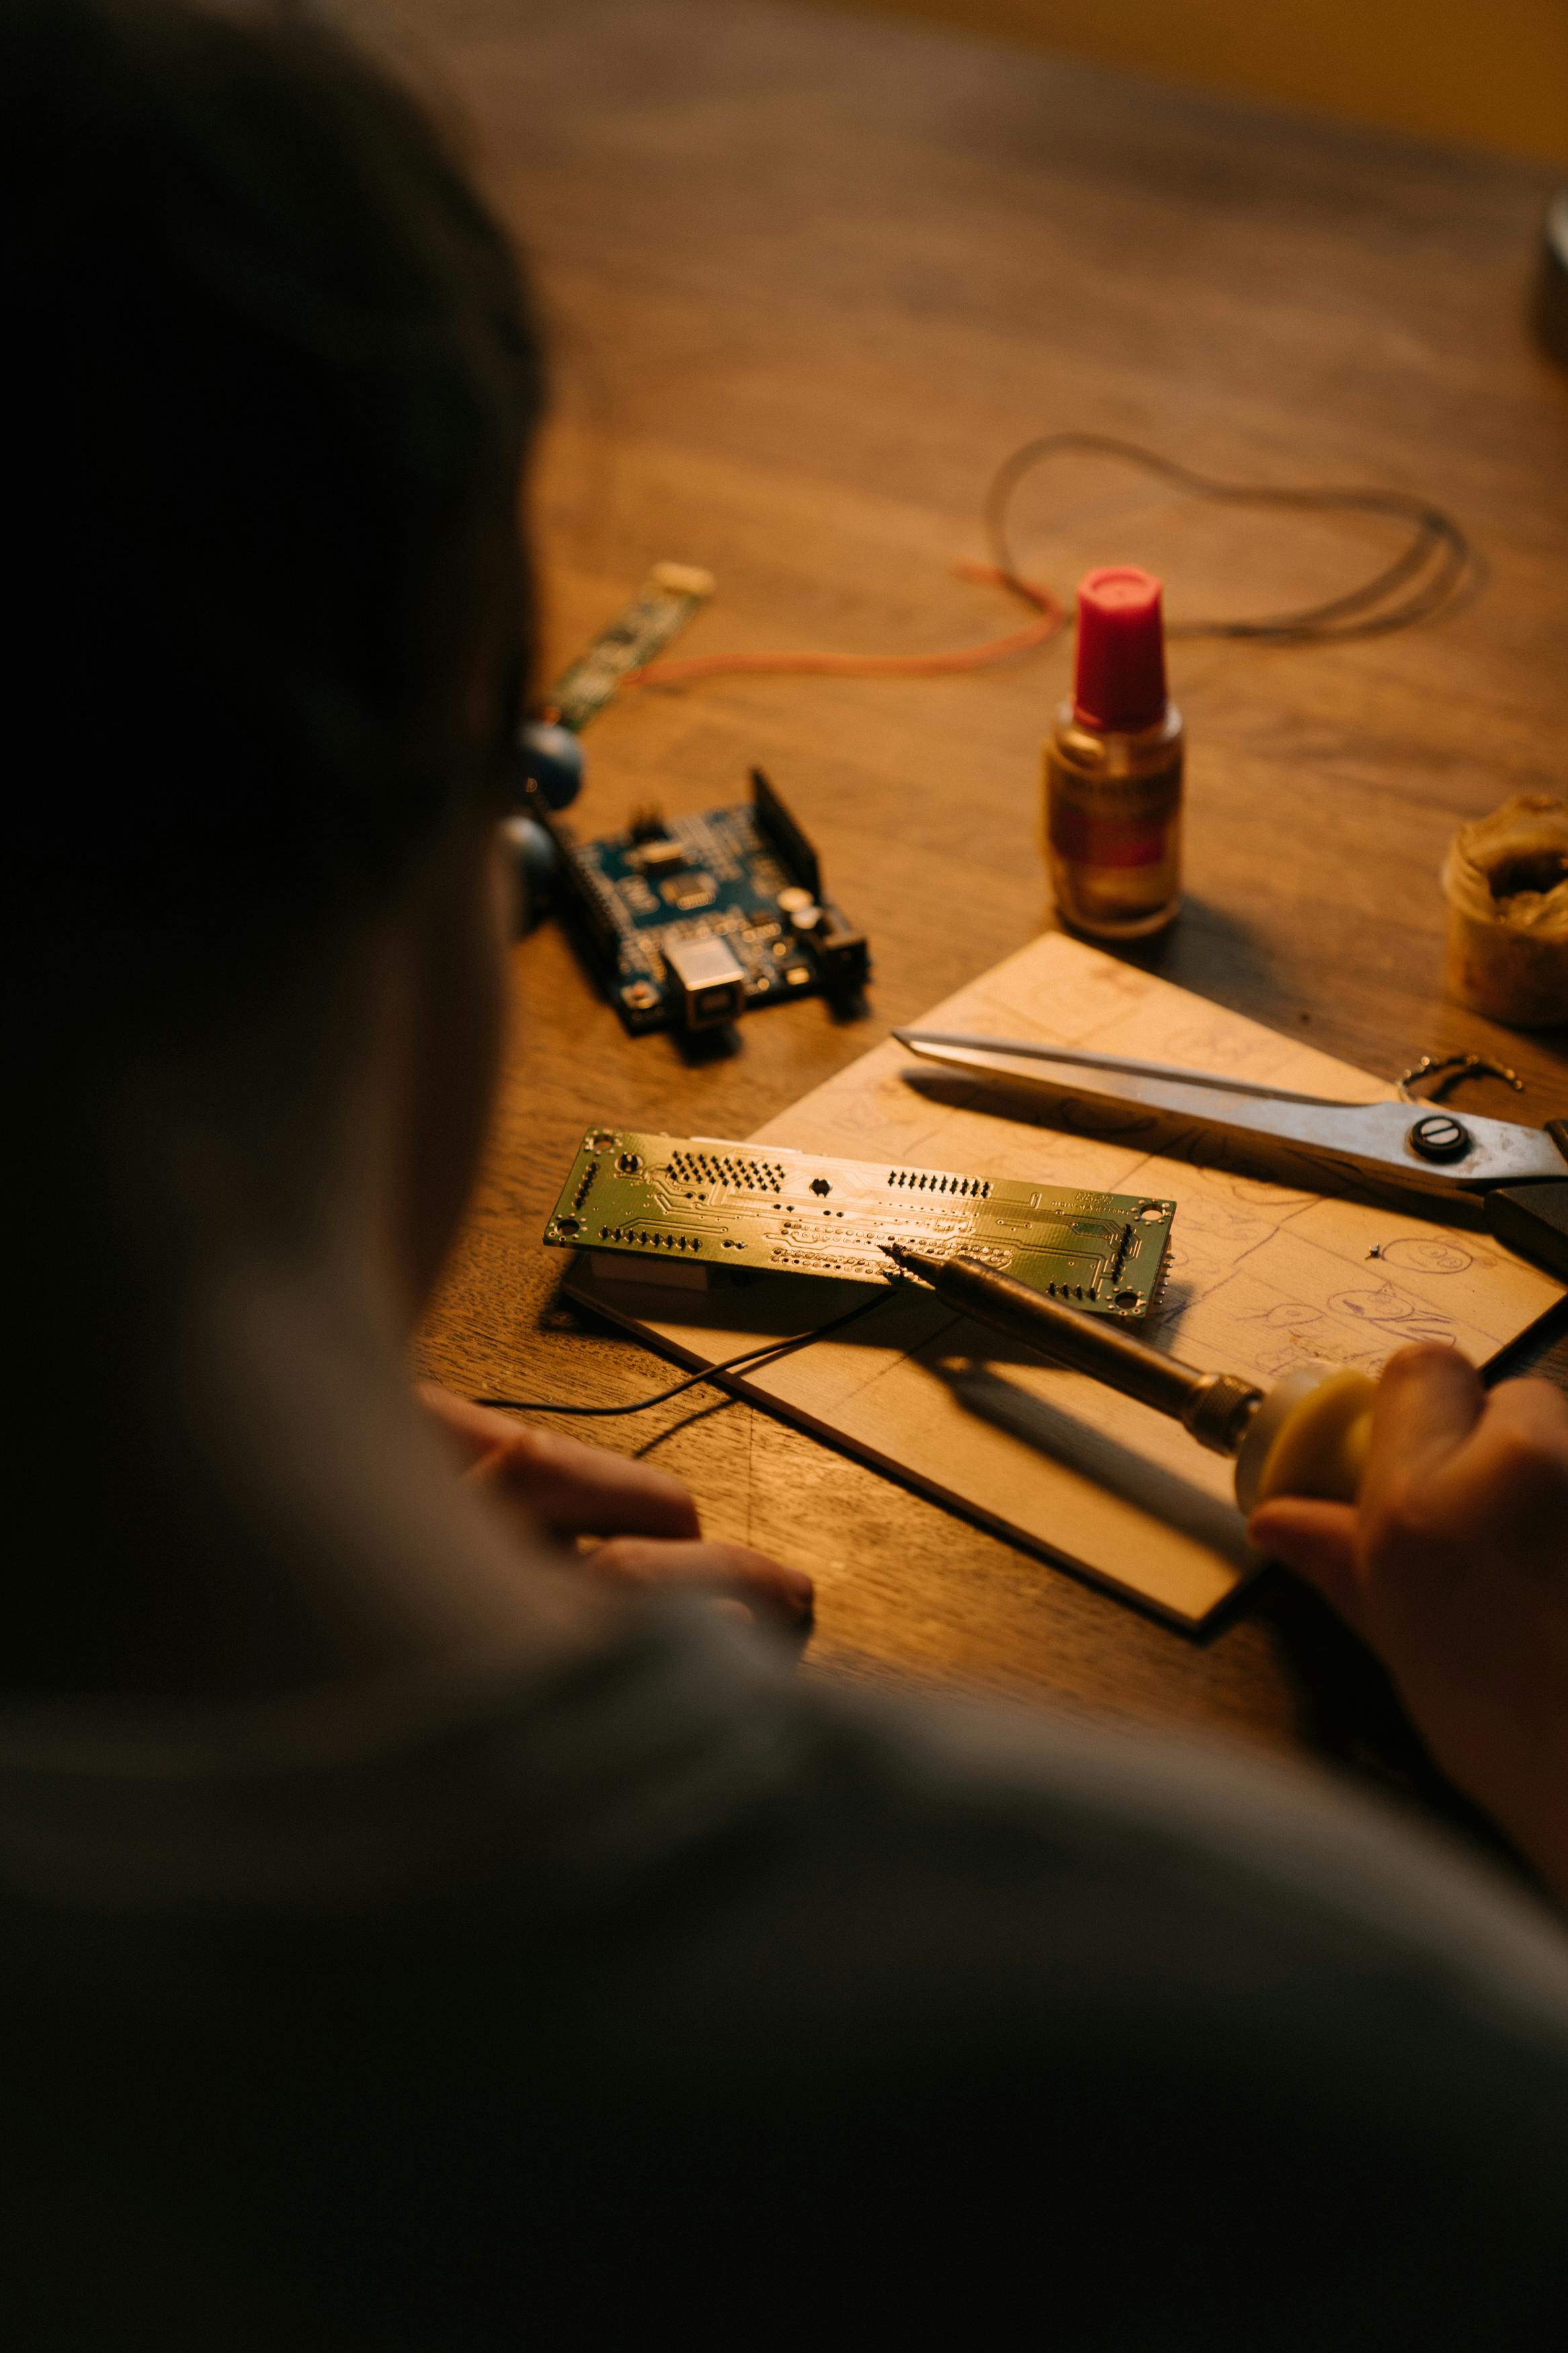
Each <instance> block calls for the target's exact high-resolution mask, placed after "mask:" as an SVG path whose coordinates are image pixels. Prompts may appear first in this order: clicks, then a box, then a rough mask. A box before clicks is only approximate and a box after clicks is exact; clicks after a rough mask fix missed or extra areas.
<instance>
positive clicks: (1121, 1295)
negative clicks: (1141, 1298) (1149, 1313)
mask: <svg viewBox="0 0 1568 2353" xmlns="http://www.w3.org/2000/svg"><path fill="white" fill-rule="evenodd" d="M1111 1305H1112V1306H1113V1307H1136V1306H1137V1305H1138V1293H1136V1292H1135V1291H1119V1292H1118V1293H1117V1294H1116V1296H1115V1298H1114V1299H1113V1300H1112V1301H1111Z"/></svg>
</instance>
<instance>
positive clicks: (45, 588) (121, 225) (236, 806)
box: [0, 0, 542, 935]
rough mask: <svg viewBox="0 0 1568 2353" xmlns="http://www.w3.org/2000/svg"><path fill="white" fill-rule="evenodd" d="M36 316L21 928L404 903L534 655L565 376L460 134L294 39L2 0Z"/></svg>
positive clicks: (20, 241)
mask: <svg viewBox="0 0 1568 2353" xmlns="http://www.w3.org/2000/svg"><path fill="white" fill-rule="evenodd" d="M0 307H3V311H4V316H5V322H6V330H7V334H6V341H7V345H8V352H9V356H8V359H7V364H6V368H5V375H4V379H3V385H4V389H3V390H0V417H3V419H4V442H3V450H4V455H3V459H0V463H3V464H4V466H5V470H6V472H7V474H8V476H9V484H8V494H7V497H6V501H5V508H6V515H7V526H8V527H7V530H6V533H5V554H6V557H7V560H8V568H9V571H10V574H11V593H10V595H9V596H8V597H7V598H6V604H7V607H8V609H9V616H10V617H9V619H8V621H7V624H6V641H7V644H8V648H9V654H10V659H9V660H8V661H7V663H6V665H5V667H6V670H7V672H8V679H7V683H6V687H5V729H6V734H7V736H8V738H9V744H10V756H9V757H8V759H7V760H6V763H5V767H6V772H7V775H6V783H5V795H4V803H5V831H6V835H7V839H6V842H5V853H4V863H5V866H6V867H7V868H9V870H10V873H11V878H12V892H11V893H10V894H8V895H10V896H12V897H13V902H14V906H15V907H16V910H17V912H18V914H19V915H21V914H25V913H26V908H27V907H28V906H29V905H30V906H31V907H32V908H33V910H34V911H35V912H38V911H41V910H45V909H48V910H53V909H55V908H57V907H58V906H61V905H64V906H67V907H73V908H77V909H79V911H80V913H81V916H82V918H83V919H84V921H85V922H88V923H91V922H94V921H96V920H98V919H99V918H100V917H101V915H102V913H103V911H104V909H105V908H106V907H108V906H118V907H119V908H120V909H121V913H122V915H123V914H124V913H125V912H126V911H127V910H128V909H130V908H131V907H132V906H134V907H136V908H138V909H140V910H141V911H142V916H143V917H144V919H145V921H146V922H147V923H149V924H157V923H163V922H168V921H174V920H175V919H176V918H184V920H185V921H187V922H194V923H197V925H198V927H199V926H201V925H203V924H205V923H206V922H207V921H208V919H209V918H210V919H212V920H213V922H214V923H215V925H216V928H218V929H223V928H225V927H227V926H230V925H234V924H239V925H241V926H242V927H243V926H245V925H247V924H248V925H249V927H250V928H251V929H253V930H258V931H262V932H268V933H271V934H275V935H276V934H281V933H284V932H287V931H289V930H291V929H294V928H297V927H298V926H299V925H300V924H301V923H310V922H319V920H320V919H321V918H322V917H328V918H330V917H331V916H332V915H333V914H334V913H338V912H340V911H342V910H346V909H348V908H350V907H352V906H353V905H354V904H356V903H363V901H364V899H365V897H366V895H367V894H368V893H372V892H376V891H384V890H385V889H387V888H389V887H391V885H392V884H393V883H394V882H395V880H396V879H397V878H398V876H399V875H400V874H401V873H403V872H404V871H405V870H406V868H407V866H408V864H409V861H410V860H411V859H412V858H413V857H414V856H415V854H416V851H417V849H418V848H419V846H420V845H421V844H422V843H423V842H425V841H426V840H428V839H430V838H432V836H433V835H434V833H435V832H436V831H437V829H438V828H439V826H440V825H441V823H442V821H443V818H444V817H446V816H447V815H448V814H449V813H450V812H451V811H452V810H453V808H454V807H455V806H456V803H457V800H458V797H460V796H461V795H463V794H465V793H468V792H472V791H474V790H476V789H477V788H479V787H480V785H481V781H482V780H481V771H482V770H483V769H484V768H485V767H486V765H487V762H486V758H485V754H487V753H489V752H490V751H492V750H494V751H496V752H499V751H500V746H501V744H502V740H503V738H504V736H505V734H506V731H507V726H508V713H507V711H506V709H505V708H504V705H505V703H506V702H507V700H508V698H507V695H506V692H505V686H506V681H507V679H508V678H509V677H510V679H511V681H512V685H513V698H512V699H513V700H515V687H516V681H517V679H518V678H519V677H520V676H521V673H522V671H523V670H524V669H525V667H526V663H527V659H528V652H529V645H530V638H531V612H530V603H529V589H528V579H527V569H526V564H525V562H524V560H523V558H522V555H521V540H520V528H521V526H520V518H519V514H518V498H519V483H520V478H521V468H522V463H523V459H524V457H525V455H526V450H527V446H528V442H529V438H530V437H531V431H532V428H533V427H534V424H535V422H536V420H537V417H538V413H539V409H540V406H541V399H542V385H541V374H542V372H541V361H540V351H539V342H538V337H537V334H536V332H535V330H534V326H533V322H532V319H531V311H530V306H529V302H528V299H527V296H526V293H525V291H524V290H523V288H522V285H521V280H520V277H519V272H518V267H517V263H516V261H515V259H514V257H513V255H512V253H511V251H510V248H509V246H508V244H507V241H506V238H505V237H504V236H503V234H502V233H501V232H500V229H499V228H498V227H497V226H496V225H495V223H494V222H493V221H492V219H491V218H490V217H489V215H488V214H487V212H486V211H485V209H484V207H483V206H482V205H481V203H480V202H479V199H478V198H477V197H476V195H474V193H473V191H472V189H471V187H470V185H468V181H467V179H466V178H465V176H464V174H463V173H462V171H461V170H460V169H459V168H458V166H457V165H456V164H454V162H453V160H452V159H451V157H450V156H449V155H448V153H447V150H446V147H445V144H444V142H443V140H442V139H441V137H440V136H439V135H438V134H437V132H436V131H435V130H434V129H433V127H432V125H431V123H430V121H428V120H427V118H426V115H425V113H424V112H423V111H422V110H421V108H420V106H419V105H418V104H417V102H416V100H414V99H413V98H412V97H411V96H410V95H409V94H408V93H407V92H405V90H402V89H400V88H399V87H398V86H397V85H396V84H395V83H394V82H393V81H392V80H391V79H387V78H386V77H384V75H383V74H382V73H381V72H380V71H379V70H378V69H375V68H374V67H373V66H371V65H370V64H369V63H368V62H366V61H365V60H364V59H363V58H360V57H358V56H357V55H356V54H354V53H353V51H352V50H350V49H349V48H348V47H346V46H344V45H343V44H342V43H341V42H340V41H339V40H337V39H335V38H334V37H331V35H330V34H329V33H327V32H326V31H324V30H322V29H321V28H320V27H318V26H312V25H311V24H310V22H309V21H297V20H296V19H295V18H294V17H293V16H292V15H285V14H284V13H283V12H282V11H280V10H278V9H272V10H269V9H268V8H267V7H265V6H262V5H256V6H252V7H249V8H246V7H238V6H235V5H226V6H223V7H221V8H220V7H218V6H216V5H212V6H205V5H199V0H0ZM51 920H52V917H51Z"/></svg>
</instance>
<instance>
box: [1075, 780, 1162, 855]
mask: <svg viewBox="0 0 1568 2353" xmlns="http://www.w3.org/2000/svg"><path fill="white" fill-rule="evenodd" d="M1173 815H1174V811H1173V810H1161V811H1160V812H1159V814H1158V815H1157V816H1154V817H1143V816H1140V817H1127V816H1122V815H1120V814H1116V815H1112V814H1111V812H1110V811H1109V810H1106V811H1103V812H1102V811H1100V810H1099V809H1094V810H1090V809H1086V808H1075V807H1073V805H1072V804H1071V803H1070V802H1068V801H1066V800H1064V799H1062V798H1061V797H1054V798H1053V800H1052V804H1051V848H1052V849H1054V850H1055V851H1056V852H1057V854H1058V857H1060V858H1068V859H1071V860H1072V861H1073V862H1074V864H1075V865H1079V866H1157V865H1158V864H1159V863H1160V860H1162V859H1163V857H1164V856H1165V855H1166V854H1167V851H1168V849H1169V845H1170V838H1171V818H1172V817H1173Z"/></svg>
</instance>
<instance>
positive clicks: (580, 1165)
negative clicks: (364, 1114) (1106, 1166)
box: [544, 1127, 1175, 1323]
mask: <svg viewBox="0 0 1568 2353" xmlns="http://www.w3.org/2000/svg"><path fill="white" fill-rule="evenodd" d="M1174 1216H1175V1204H1174V1202H1173V1201H1160V1200H1152V1199H1149V1198H1145V1197H1144V1196H1142V1195H1140V1194H1127V1193H1081V1192H1072V1191H1068V1190H1067V1189H1065V1188H1064V1187H1059V1186H1054V1185H1035V1184H1027V1183H1022V1182H1019V1181H1018V1180H1017V1179H1016V1178H1011V1177H986V1176H973V1175H965V1174H961V1173H959V1172H958V1171H955V1170H952V1169H937V1168H911V1167H903V1166H897V1165H893V1166H889V1164H888V1163H886V1162H884V1161H880V1160H878V1161H862V1160H836V1159H826V1158H823V1157H820V1156H818V1155H816V1154H814V1153H806V1152H790V1151H785V1150H784V1149H783V1148H782V1147H780V1146H778V1145H750V1144H725V1143H721V1142H718V1141H716V1140H715V1139H714V1138H712V1137H710V1136H702V1135H699V1136H682V1135H646V1134H640V1133H637V1132H635V1131H631V1130H622V1129H618V1128H610V1127H593V1128H590V1129H589V1130H588V1133H587V1134H586V1135H585V1136H584V1138H583V1143H582V1146H581V1148H580V1150H579V1151H578V1153H577V1156H576V1158H575V1159H574V1162H573V1164H572V1167H571V1171H570V1173H569V1175H568V1176H567V1178H566V1182H565V1184H564V1185H563V1187H562V1190H561V1198H560V1199H559V1200H558V1201H557V1203H556V1205H555V1208H554V1210H553V1212H552V1215H551V1219H550V1222H549V1225H548V1226H547V1227H546V1229H545V1234H544V1239H545V1240H546V1242H547V1243H550V1244H552V1246H553V1247H555V1248H557V1249H571V1250H582V1249H588V1250H595V1251H600V1250H605V1251H613V1252H623V1253H626V1254H628V1255H630V1256H633V1257H637V1258H641V1259H644V1260H647V1261H658V1262H659V1263H660V1266H661V1270H662V1268H664V1267H668V1266H672V1265H679V1266H681V1267H684V1268H688V1269H691V1270H693V1271H695V1270H697V1269H700V1268H705V1269H707V1270H709V1271H712V1270H715V1269H724V1268H731V1269H734V1268H746V1269H750V1270H752V1271H767V1272H770V1273H774V1274H779V1273H787V1274H817V1275H828V1276H832V1277H834V1278H836V1279H837V1280H839V1281H842V1282H897V1281H899V1280H900V1277H899V1276H898V1275H897V1273H896V1271H895V1270H894V1269H893V1267H892V1265H891V1263H890V1261H889V1260H888V1259H887V1258H885V1257H884V1256H883V1254H882V1250H881V1248H880V1245H881V1244H882V1243H883V1242H892V1241H897V1242H907V1243H909V1244H910V1245H911V1246H912V1247H913V1248H915V1249H918V1250H928V1251H930V1252H931V1253H933V1254H934V1255H936V1256H939V1257H942V1258H951V1257H954V1256H956V1255H958V1254H959V1253H961V1252H962V1253H963V1254H964V1255H966V1256H968V1257H972V1258H978V1259H980V1260H982V1261H984V1263H985V1265H987V1266H993V1267H995V1268H997V1269H998V1270H999V1271H1003V1272H1005V1273H1007V1274H1011V1275H1013V1276H1014V1277H1015V1278H1016V1280H1017V1281H1018V1282H1027V1283H1031V1284H1033V1285H1034V1286H1035V1287H1036V1289H1037V1290H1039V1291H1043V1292H1046V1293H1048V1294H1049V1296H1050V1297H1052V1298H1054V1299H1066V1300H1068V1301H1070V1302H1071V1303H1073V1304H1074V1305H1075V1306H1079V1307H1083V1308H1087V1309H1088V1310H1089V1311H1090V1312H1091V1313H1093V1314H1100V1315H1108V1316H1110V1317H1112V1318H1115V1319H1117V1320H1120V1321H1123V1322H1128V1323H1131V1322H1135V1321H1136V1320H1137V1319H1138V1318H1139V1317H1140V1316H1142V1315H1145V1314H1147V1313H1148V1312H1149V1309H1150V1308H1151V1307H1152V1305H1153V1303H1154V1302H1155V1300H1156V1298H1157V1297H1158V1295H1159V1292H1160V1288H1161V1285H1162V1282H1163V1277H1164V1270H1165V1258H1166V1252H1167V1250H1168V1248H1169V1244H1170V1239H1171V1221H1172V1219H1173V1217H1174Z"/></svg>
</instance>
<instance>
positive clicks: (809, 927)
mask: <svg viewBox="0 0 1568 2353" xmlns="http://www.w3.org/2000/svg"><path fill="white" fill-rule="evenodd" d="M556 831H557V835H558V838H559V839H560V844H561V855H562V882H563V891H562V902H563V912H565V913H566V914H567V916H568V919H569V920H570V921H571V922H572V923H573V927H574V931H575V933H576V934H577V937H578V941H579V944H580V945H581V947H582V948H583V950H584V954H585V955H586V956H587V958H588V960H589V962H590V963H591V964H592V965H593V966H594V968H595V975H596V976H597V977H598V979H599V981H600V983H601V986H602V987H604V988H605V993H606V994H607V995H608V996H609V997H610V999H611V1001H612V1002H613V1003H614V1005H615V1007H616V1010H617V1012H618V1013H619V1014H620V1017H621V1018H622V1020H623V1021H624V1022H625V1023H626V1028H627V1029H631V1030H634V1031H635V1030H644V1029H687V1030H696V1029H715V1028H718V1027H720V1026H721V1025H722V1024H724V1023H726V1022H729V1021H731V1020H734V1019H735V1018H738V1017H739V1016H740V1015H741V1014H742V1013H746V1012H752V1011H754V1010H756V1009H758V1008H761V1007H763V1006H767V1005H777V1004H783V1003H784V1002H786V1001H787V1000H788V999H789V998H791V997H811V996H826V997H830V998H835V999H837V1000H840V1001H845V1002H849V1001H853V1000H854V999H855V998H856V997H858V995H859V992H860V991H861V989H862V988H863V987H864V985H865V981H866V977H867V974H868V968H869V966H868V955H867V949H866V942H865V940H864V938H863V937H862V936H861V935H860V934H859V933H858V932H856V931H854V930H853V929H852V928H851V926H850V925H849V923H847V921H846V919H845V917H844V915H843V914H842V913H841V912H840V910H839V909H838V908H837V906H836V905H835V904H834V902H832V900H830V899H828V898H826V896H825V894H824V892H823V888H822V876H821V870H820V867H819V864H818V860H817V857H816V851H815V850H814V849H812V847H811V844H810V843H809V842H808V841H807V840H806V839H805V835H804V834H803V833H802V832H801V830H800V828H799V827H798V826H797V825H796V824H795V819H794V818H792V817H791V816H790V814H789V812H788V810H787V809H786V808H785V807H784V804H783V802H782V801H781V800H780V798H779V797H778V795H777V793H776V792H775V791H774V790H773V786H771V785H770V784H769V782H768V779H767V778H766V777H765V776H763V774H762V772H761V771H760V770H753V771H752V798H751V800H750V802H743V803H742V804H741V805H739V806H738V807H730V808H717V809H709V810H707V811H706V812H705V813H704V814H703V815H702V816H700V817H676V818H668V819H667V818H664V817H662V816H660V815H659V814H658V812H656V811H648V812H647V813H645V815H643V816H642V817H641V818H634V820H633V822H632V824H631V825H630V826H629V827H628V828H626V831H625V832H624V833H613V834H606V835H605V836H604V837H603V838H602V839H599V840H596V841H586V842H576V841H574V840H572V839H570V838H569V837H566V836H565V834H564V828H561V827H560V826H559V821H557V826H556Z"/></svg>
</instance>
